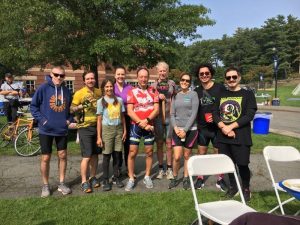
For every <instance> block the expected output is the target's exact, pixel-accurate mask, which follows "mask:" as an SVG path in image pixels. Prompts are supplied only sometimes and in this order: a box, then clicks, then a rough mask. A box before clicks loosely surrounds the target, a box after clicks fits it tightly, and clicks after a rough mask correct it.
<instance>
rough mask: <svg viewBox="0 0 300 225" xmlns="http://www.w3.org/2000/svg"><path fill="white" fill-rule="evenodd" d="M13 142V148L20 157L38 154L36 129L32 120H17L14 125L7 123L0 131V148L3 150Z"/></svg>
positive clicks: (38, 146) (38, 145)
mask: <svg viewBox="0 0 300 225" xmlns="http://www.w3.org/2000/svg"><path fill="white" fill-rule="evenodd" d="M13 141H14V148H15V151H16V152H17V154H18V155H20V156H32V155H35V154H36V153H38V152H39V150H40V143H39V133H38V128H36V127H34V120H33V119H32V118H30V119H21V118H18V119H17V121H16V122H14V123H11V122H9V123H7V124H5V125H4V126H3V127H2V128H1V129H0V147H2V148H4V147H5V146H7V145H8V144H9V143H11V142H13Z"/></svg>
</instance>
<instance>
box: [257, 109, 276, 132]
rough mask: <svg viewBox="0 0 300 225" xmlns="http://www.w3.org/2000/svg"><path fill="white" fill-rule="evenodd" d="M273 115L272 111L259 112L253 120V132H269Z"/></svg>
mask: <svg viewBox="0 0 300 225" xmlns="http://www.w3.org/2000/svg"><path fill="white" fill-rule="evenodd" d="M271 117H272V113H270V112H257V113H256V114H255V116H254V120H253V133H255V134H268V133H269V129H270V120H271Z"/></svg>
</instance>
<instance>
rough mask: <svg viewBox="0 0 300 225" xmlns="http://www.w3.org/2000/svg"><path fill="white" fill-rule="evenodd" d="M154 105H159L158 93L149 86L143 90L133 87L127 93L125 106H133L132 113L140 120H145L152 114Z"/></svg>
mask: <svg viewBox="0 0 300 225" xmlns="http://www.w3.org/2000/svg"><path fill="white" fill-rule="evenodd" d="M154 103H159V99H158V92H157V90H156V89H155V88H153V87H151V86H148V87H147V89H145V90H143V89H141V88H140V87H135V88H133V89H131V90H129V92H128V95H127V104H133V111H134V112H135V113H136V115H137V116H138V117H139V118H140V119H141V120H143V119H146V118H147V117H148V116H149V115H150V114H151V113H152V111H153V110H154ZM132 123H134V122H133V121H132Z"/></svg>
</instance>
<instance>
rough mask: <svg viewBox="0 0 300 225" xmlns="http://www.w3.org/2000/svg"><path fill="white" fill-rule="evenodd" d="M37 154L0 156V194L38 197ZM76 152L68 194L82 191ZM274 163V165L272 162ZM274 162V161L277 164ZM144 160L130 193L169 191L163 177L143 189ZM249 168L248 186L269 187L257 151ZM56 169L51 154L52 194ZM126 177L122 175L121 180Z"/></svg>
mask: <svg viewBox="0 0 300 225" xmlns="http://www.w3.org/2000/svg"><path fill="white" fill-rule="evenodd" d="M39 159H40V157H39V156H34V157H27V158H25V157H20V156H1V158H0V171H1V172H0V198H23V197H39V196H40V194H41V176H40V170H39ZM80 161H81V157H80V156H69V158H68V168H67V173H66V181H67V183H68V184H69V185H70V186H71V188H72V190H73V194H72V195H86V194H85V193H83V192H82V191H81V190H80V183H81V179H80ZM154 162H155V163H154V165H153V169H152V177H154V178H155V176H156V173H157V170H158V165H157V160H156V157H154ZM274 166H276V165H274ZM277 166H278V165H277ZM144 168H145V160H144V155H143V154H140V155H138V157H137V161H136V174H137V176H138V178H137V181H138V184H137V186H136V188H135V189H134V191H133V193H138V192H149V191H150V192H158V191H173V190H169V189H168V184H169V181H168V180H167V179H165V178H164V179H163V180H157V179H153V181H154V188H153V189H146V188H145V186H144V184H143V177H144ZM250 168H251V171H252V174H253V176H252V179H251V190H252V191H263V190H272V186H271V180H270V177H269V174H268V171H267V168H266V163H265V161H264V159H263V156H262V155H261V154H255V155H251V163H250ZM101 171H102V156H100V160H99V173H98V175H97V177H101V175H102V172H101ZM299 171H300V165H299V163H298V165H297V164H295V163H294V164H289V165H286V166H285V167H282V168H281V169H280V173H279V174H278V178H279V179H280V178H284V177H285V178H286V176H285V175H287V174H289V175H290V178H300V177H299ZM182 173H183V172H182V168H181V170H180V173H179V177H182ZM57 177H58V170H57V157H56V156H55V155H53V158H52V160H51V169H50V186H51V190H52V191H53V196H61V194H60V193H59V192H58V191H57V184H58V178H57ZM127 180H128V178H127V177H124V180H123V182H124V184H125V183H126V182H127ZM215 182H216V178H215V177H214V176H212V177H209V178H208V180H207V182H206V183H205V188H208V189H210V190H217V188H216V187H215ZM178 189H182V183H180V184H179V185H178V187H177V188H175V189H174V190H178ZM102 192H103V191H102V188H101V187H100V188H98V189H96V190H95V191H94V193H98V194H101V193H102ZM111 192H113V193H124V192H125V190H124V188H121V189H119V188H117V187H116V186H114V185H113V189H112V191H111Z"/></svg>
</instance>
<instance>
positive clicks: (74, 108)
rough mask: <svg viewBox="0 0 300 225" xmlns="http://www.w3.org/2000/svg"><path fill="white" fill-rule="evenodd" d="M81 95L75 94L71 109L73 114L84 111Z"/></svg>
mask: <svg viewBox="0 0 300 225" xmlns="http://www.w3.org/2000/svg"><path fill="white" fill-rule="evenodd" d="M79 94H80V93H79V92H75V94H74V96H73V100H72V104H71V107H70V111H71V113H75V112H77V111H79V110H82V109H83V106H82V104H81V102H80V101H81V98H80V96H79Z"/></svg>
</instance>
